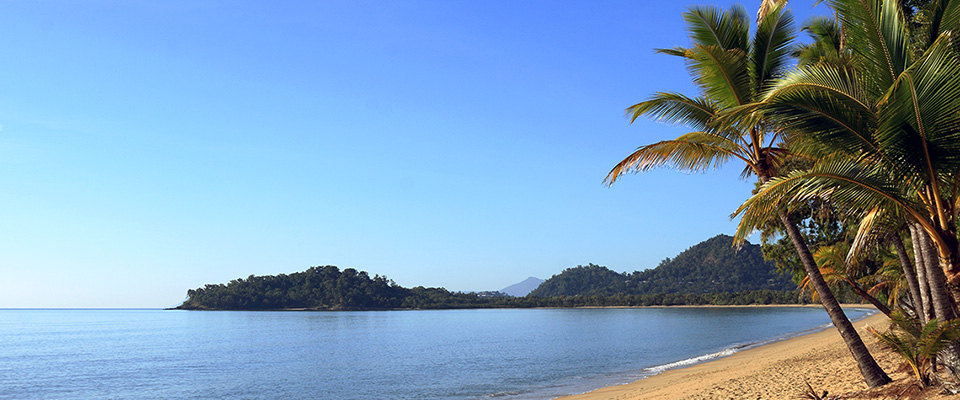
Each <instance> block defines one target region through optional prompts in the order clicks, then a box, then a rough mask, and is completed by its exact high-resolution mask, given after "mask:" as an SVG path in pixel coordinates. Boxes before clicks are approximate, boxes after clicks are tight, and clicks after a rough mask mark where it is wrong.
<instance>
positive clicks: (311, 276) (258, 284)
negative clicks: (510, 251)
mask: <svg viewBox="0 0 960 400" xmlns="http://www.w3.org/2000/svg"><path fill="white" fill-rule="evenodd" d="M721 238H722V240H723V242H724V243H726V245H725V246H724V248H726V249H728V250H726V251H729V247H730V237H729V236H726V237H721ZM715 240H718V239H717V238H714V239H711V240H710V241H708V242H711V241H715ZM698 246H699V245H698ZM698 246H694V247H695V248H696V247H698ZM689 251H690V250H688V252H689ZM706 254H710V255H712V257H714V258H717V259H719V258H723V257H725V256H724V254H725V253H723V252H720V253H717V252H710V251H707V252H706ZM756 257H759V256H756ZM701 258H703V257H701ZM708 258H709V257H708ZM685 259H687V257H686V256H684V255H683V254H681V255H680V256H677V258H676V259H675V260H669V259H668V260H667V261H665V262H664V263H663V264H662V266H661V267H660V268H658V269H661V268H662V269H661V272H660V273H662V274H664V276H667V277H668V278H666V280H665V281H670V282H674V283H675V286H677V287H678V288H681V287H682V286H685V284H680V283H677V282H680V281H677V280H676V279H674V278H671V277H672V276H673V274H674V273H676V272H677V271H684V270H687V269H688V268H687V267H683V265H684V264H683V263H685V262H694V261H693V260H695V259H696V258H690V260H688V261H683V260H685ZM676 260H680V261H679V262H678V261H676ZM702 261H703V262H705V263H708V264H709V263H711V262H715V261H716V260H707V259H706V258H703V260H702ZM663 265H668V267H663ZM690 268H693V267H690ZM718 268H719V267H718ZM731 268H732V270H733V271H737V268H733V267H731ZM767 269H768V270H772V267H769V266H768V267H767ZM690 271H696V268H693V269H690ZM644 272H646V273H648V274H650V272H649V271H644ZM768 272H769V271H768ZM654 275H656V274H653V275H650V276H654ZM681 275H682V274H681ZM559 276H562V277H563V278H557V279H552V280H551V281H547V282H544V283H543V284H541V288H538V289H537V290H541V289H542V290H541V293H542V292H545V291H552V292H556V293H558V294H551V295H547V296H543V295H537V294H536V292H534V293H531V295H529V296H527V297H511V296H507V295H504V294H502V293H498V292H480V293H461V292H450V291H448V290H446V289H443V288H426V287H422V286H418V287H415V288H411V289H408V288H404V287H401V286H399V285H397V284H395V283H394V282H393V281H391V280H389V279H387V278H386V277H383V276H379V275H374V277H372V278H371V277H370V275H369V274H367V273H366V272H363V271H357V270H355V269H352V268H347V269H344V270H342V271H341V270H340V269H339V268H337V267H335V266H330V265H328V266H324V267H312V268H310V269H307V270H306V271H303V272H296V273H292V274H280V275H275V276H255V275H251V276H249V277H248V278H246V279H235V280H233V281H230V283H228V284H219V285H206V286H204V287H202V288H198V289H191V290H188V291H187V296H188V298H187V300H186V301H184V302H183V304H181V305H180V306H179V307H177V309H183V310H285V309H306V310H390V309H457V308H530V307H617V306H623V307H634V306H670V305H747V304H795V303H797V301H798V296H797V292H796V290H792V291H785V290H780V289H782V288H781V287H779V286H777V285H774V286H777V287H776V288H775V289H776V290H773V289H771V288H768V287H765V286H764V285H759V286H757V287H753V288H750V289H738V288H739V287H740V286H737V285H726V286H722V287H721V286H716V287H718V288H726V289H727V291H721V290H714V291H704V292H690V291H686V292H684V291H682V290H675V291H673V292H665V291H651V292H649V293H639V292H634V293H628V292H627V290H626V288H627V283H628V282H632V284H633V285H634V286H635V287H636V285H637V282H638V281H637V280H636V277H635V276H634V275H629V276H628V275H625V274H620V273H617V272H613V271H610V270H609V269H607V268H605V267H601V266H597V265H593V264H590V265H588V266H586V267H576V268H570V269H567V270H566V271H564V272H563V273H561V274H560V275H559ZM640 276H647V275H644V274H642V273H641V275H640ZM677 276H679V275H677ZM706 276H708V277H710V278H709V279H720V278H717V277H714V276H713V275H709V274H708V275H706ZM750 276H754V275H751V274H750V273H747V272H743V273H738V274H733V275H730V279H735V278H736V279H740V278H743V279H749V277H750ZM756 276H760V277H761V278H760V279H761V280H763V279H767V278H764V277H765V276H766V275H763V274H760V275H756ZM738 277H739V278H738ZM555 278H556V277H555ZM566 278H571V279H566ZM721 280H722V279H721ZM764 282H766V281H764ZM543 285H546V286H543ZM686 286H689V287H695V288H696V287H700V286H698V285H696V284H693V285H686ZM584 287H588V288H593V289H591V290H586V291H584V290H581V289H582V288H584ZM651 287H652V286H651ZM547 288H549V289H547Z"/></svg>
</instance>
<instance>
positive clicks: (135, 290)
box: [0, 0, 826, 307]
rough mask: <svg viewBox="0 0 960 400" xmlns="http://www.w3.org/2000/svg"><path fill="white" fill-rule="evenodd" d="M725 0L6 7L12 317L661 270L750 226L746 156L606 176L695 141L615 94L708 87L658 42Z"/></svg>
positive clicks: (5, 169) (0, 279)
mask: <svg viewBox="0 0 960 400" xmlns="http://www.w3.org/2000/svg"><path fill="white" fill-rule="evenodd" d="M732 3H733V2H728V1H719V0H718V1H712V2H710V1H707V2H690V1H688V0H681V1H672V2H661V1H647V0H641V1H615V0H613V1H584V0H581V1H553V0H550V1H537V0H523V1H515V0H483V1H446V0H444V1H440V0H437V1H417V0H404V1H357V0H349V1H300V2H267V1H259V2H244V1H235V0H230V1H104V2H98V1H84V2H71V1H30V2H7V3H5V4H4V6H3V12H2V13H0V21H2V22H0V36H2V37H3V38H4V40H3V41H0V54H2V56H3V62H0V125H2V130H0V307H169V306H175V305H178V304H179V303H180V302H181V301H182V300H183V299H184V298H185V295H186V291H187V289H191V288H196V287H199V286H202V285H203V284H206V283H225V282H228V281H230V280H231V279H235V278H239V277H246V276H248V275H250V274H256V275H265V274H278V273H290V272H296V271H301V270H304V269H306V268H308V267H310V266H314V265H337V266H339V267H341V268H348V267H349V268H356V269H359V270H365V271H368V272H369V273H370V274H371V275H373V274H380V275H386V276H387V277H389V278H391V279H393V280H395V281H396V282H397V283H398V284H400V285H403V286H407V287H410V286H418V285H423V286H442V287H445V288H447V289H450V290H454V291H475V290H497V289H501V288H503V287H506V286H508V285H510V284H513V283H516V282H518V281H521V280H523V279H525V278H527V277H528V276H537V277H540V278H549V277H550V276H552V275H553V274H556V273H559V272H560V271H562V270H563V269H564V268H568V267H572V266H576V265H578V264H587V263H594V264H600V265H606V266H608V267H610V268H611V269H614V270H617V271H633V270H638V269H645V268H650V267H654V266H656V265H657V263H658V262H659V261H660V260H662V259H664V258H665V257H672V256H674V255H675V254H677V253H678V252H680V251H683V250H684V249H686V248H688V247H690V246H691V245H693V244H696V243H698V242H700V241H702V240H704V239H707V238H710V237H712V236H714V235H716V234H719V233H727V234H732V233H733V232H734V230H735V226H736V221H731V220H730V218H729V215H730V213H731V212H732V211H733V210H734V209H735V208H736V207H737V206H738V205H739V204H740V203H741V202H742V201H743V200H744V199H746V197H748V196H749V193H750V190H751V189H752V187H753V186H752V183H747V182H743V181H740V180H738V175H739V173H740V170H741V168H742V166H740V165H735V164H731V165H730V166H728V167H726V168H723V169H722V170H720V171H717V172H714V173H711V174H695V175H689V174H683V173H678V172H675V171H672V170H668V169H665V170H658V171H653V172H649V173H643V174H640V175H635V176H628V177H626V178H625V179H623V180H621V181H618V182H617V184H616V185H614V186H613V187H611V188H607V187H605V186H604V185H603V184H602V180H603V178H604V177H605V176H606V173H607V172H608V171H609V170H610V168H611V167H612V166H613V165H614V164H616V163H617V162H618V161H619V160H621V159H622V158H623V157H624V156H626V155H627V154H629V153H630V152H631V151H633V149H635V148H636V147H638V146H640V145H643V144H647V143H651V142H654V141H657V140H662V139H667V138H672V137H676V136H678V135H679V134H682V133H684V132H685V130H684V129H682V128H678V127H671V126H667V125H662V124H657V123H655V122H652V121H638V122H637V123H634V124H633V125H630V124H629V121H628V120H627V119H626V118H625V117H624V115H623V110H624V108H626V107H627V106H630V105H632V104H634V103H636V102H639V101H641V100H644V99H645V98H646V97H647V96H648V95H650V94H651V93H652V92H654V91H658V90H659V91H681V92H684V93H688V94H695V91H694V88H693V87H692V85H691V84H690V79H689V77H688V75H687V72H686V70H685V69H684V65H683V63H682V62H681V61H680V60H679V59H676V58H674V57H670V56H666V55H657V54H654V52H653V48H656V47H674V46H677V45H685V44H687V43H688V40H687V37H686V33H685V32H684V30H683V21H682V19H681V13H682V12H683V11H684V10H685V9H686V8H687V7H688V6H689V5H692V4H716V5H721V6H724V7H726V6H727V5H729V4H732ZM759 3H760V1H759V0H751V1H745V2H742V3H741V4H743V5H744V6H745V7H746V8H747V9H748V11H749V12H750V13H751V14H752V13H754V12H755V10H756V9H757V7H758V6H759ZM812 4H813V1H812V0H809V1H794V2H792V3H791V8H792V9H793V10H794V13H795V15H796V17H797V20H798V22H799V21H802V20H805V19H806V18H807V17H808V16H810V15H812V14H817V13H820V14H822V13H825V12H826V11H825V8H824V6H818V7H817V8H813V6H812Z"/></svg>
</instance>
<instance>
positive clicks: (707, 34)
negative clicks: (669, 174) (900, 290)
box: [605, 1, 890, 387]
mask: <svg viewBox="0 0 960 400" xmlns="http://www.w3.org/2000/svg"><path fill="white" fill-rule="evenodd" d="M764 7H765V8H766V9H765V10H761V14H760V15H759V18H758V21H757V28H756V30H755V32H754V35H753V37H752V38H750V21H749V18H748V17H747V14H746V12H745V11H744V9H743V8H742V7H739V6H734V7H732V8H730V9H729V10H728V11H726V12H724V11H721V10H719V9H717V8H713V7H694V8H691V9H690V10H689V11H688V12H686V13H684V19H685V20H686V22H687V30H688V32H689V35H690V38H691V41H692V42H693V45H692V46H691V47H686V48H684V47H677V48H673V49H661V50H658V51H659V52H661V53H665V54H669V55H674V56H679V57H682V58H684V60H685V61H686V63H687V66H688V68H689V70H690V73H691V75H692V77H693V80H694V83H696V84H697V86H698V87H699V89H700V92H701V95H700V96H698V97H688V96H685V95H683V94H679V93H663V92H661V93H656V94H654V95H653V96H652V97H651V98H650V99H648V100H647V101H644V102H641V103H638V104H636V105H633V106H631V107H629V108H627V114H628V115H629V116H630V117H631V122H632V121H635V120H636V119H637V118H638V117H640V116H648V117H653V118H656V119H659V120H662V121H665V122H671V123H677V124H682V125H686V126H688V127H690V128H693V129H694V131H693V132H690V133H687V134H684V135H682V136H680V137H678V138H676V139H673V140H665V141H661V142H657V143H653V144H650V145H646V146H642V147H640V148H638V149H637V150H636V151H634V152H633V153H632V154H630V155H629V156H627V157H626V158H625V159H623V161H621V162H620V163H618V164H617V165H616V166H614V168H613V169H612V170H611V171H610V173H609V174H608V175H607V178H606V180H605V182H607V183H608V184H611V185H612V184H613V183H614V182H615V181H616V180H617V179H618V178H619V177H621V176H622V175H624V174H625V173H627V172H639V171H646V170H649V169H651V168H655V167H661V166H671V167H673V168H676V169H679V170H685V171H706V170H709V169H712V168H716V167H718V166H720V165H722V164H724V163H726V162H727V161H729V160H732V159H736V160H739V161H741V162H743V163H744V165H745V167H744V171H743V174H742V176H743V177H744V178H746V177H749V176H755V177H756V178H757V179H758V181H760V182H766V181H768V180H769V179H771V178H772V177H775V176H777V175H778V174H779V168H780V167H781V166H782V164H783V161H784V158H785V157H786V156H787V155H788V153H787V151H786V150H784V149H783V148H782V146H781V143H782V142H783V140H784V139H785V138H784V131H783V130H779V129H772V126H771V125H770V124H768V123H767V121H766V120H765V118H764V116H763V114H762V113H760V112H755V111H751V105H753V104H756V103H757V101H758V100H760V98H761V95H762V94H763V93H764V92H765V91H766V90H767V89H768V88H770V87H772V86H773V85H774V84H775V82H776V81H777V80H778V79H779V78H780V77H781V76H782V74H783V73H784V71H785V70H786V68H787V67H788V65H789V58H790V52H791V44H792V41H793V39H794V36H795V33H794V28H793V17H792V15H791V14H790V12H789V11H787V10H786V9H785V2H773V1H765V2H764ZM764 11H765V12H764ZM753 109H755V107H754V108H753ZM743 110H748V111H746V112H744V111H743ZM779 218H780V220H781V221H782V223H783V224H784V227H785V229H786V230H787V232H788V234H789V236H790V238H791V241H792V242H793V243H794V246H795V248H796V249H797V251H798V254H799V256H800V259H801V261H802V263H803V265H804V269H805V270H806V272H807V274H808V275H809V276H810V278H811V284H812V285H813V287H814V288H815V290H816V291H817V293H818V295H819V297H820V299H821V303H822V304H823V305H824V308H825V309H826V311H827V313H828V314H829V315H830V318H831V320H832V321H833V323H834V325H835V326H836V327H837V329H838V330H839V332H840V334H841V336H842V337H843V339H844V341H845V342H846V343H847V345H848V347H849V348H850V351H851V353H852V354H853V355H854V358H855V359H856V361H857V364H858V366H859V367H860V370H861V373H862V374H863V376H864V378H865V380H866V382H867V384H868V385H869V386H871V387H874V386H879V385H882V384H885V383H888V382H890V378H889V377H888V376H887V375H886V373H884V372H883V370H882V369H881V368H880V366H879V365H877V363H876V361H875V360H874V359H873V357H872V356H871V355H870V353H869V351H868V350H867V348H866V346H865V345H864V344H863V341H862V340H861V338H860V336H859V335H858V334H857V332H856V330H855V329H854V328H853V325H852V324H851V323H850V321H849V319H848V318H847V317H846V315H845V314H844V313H843V309H842V308H840V304H839V302H838V301H837V299H836V297H835V296H834V295H833V293H832V292H831V291H830V288H829V287H828V286H827V283H826V282H825V281H824V279H823V276H821V275H820V271H819V269H818V268H817V265H816V263H815V262H814V260H813V256H812V255H811V254H810V251H809V249H807V246H806V243H805V242H804V241H803V237H802V236H801V235H800V232H799V229H797V227H796V224H795V223H794V222H793V221H791V220H790V219H789V217H788V216H787V214H786V213H785V212H780V213H779Z"/></svg>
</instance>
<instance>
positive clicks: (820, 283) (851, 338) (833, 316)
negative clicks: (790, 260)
mask: <svg viewBox="0 0 960 400" xmlns="http://www.w3.org/2000/svg"><path fill="white" fill-rule="evenodd" d="M779 216H780V221H782V222H783V227H784V228H785V229H786V230H787V235H789V236H790V241H791V242H793V246H794V247H795V248H796V250H797V255H798V256H800V261H801V263H802V264H803V268H804V270H806V271H807V276H809V277H810V284H811V285H813V288H814V289H815V290H816V291H817V295H818V296H820V303H821V304H823V308H824V309H825V310H826V311H827V314H828V315H829V316H830V320H831V321H833V326H835V327H837V330H838V331H840V337H842V338H843V341H844V342H845V343H846V344H847V348H848V349H850V353H851V354H853V358H854V359H855V360H856V361H857V366H858V367H860V374H861V375H863V379H864V380H865V381H866V382H867V386H869V387H872V388H873V387H877V386H882V385H885V384H887V383H890V377H889V376H887V373H886V372H883V369H882V368H880V365H878V364H877V361H876V360H874V359H873V356H872V355H870V351H869V350H867V346H866V345H864V344H863V340H862V339H860V335H859V334H858V333H857V330H856V329H855V328H854V327H853V324H852V323H850V320H849V319H848V318H847V315H846V314H844V313H843V309H842V308H840V303H839V302H838V301H837V298H836V297H834V296H833V292H832V291H830V287H828V286H827V282H826V281H825V280H824V279H823V275H821V274H820V269H819V268H817V263H816V262H814V261H813V255H812V254H810V249H808V248H807V243H806V242H805V241H804V240H803V236H801V234H800V230H799V229H797V226H796V225H795V224H794V223H793V221H790V217H788V216H787V214H786V212H784V211H780V212H779Z"/></svg>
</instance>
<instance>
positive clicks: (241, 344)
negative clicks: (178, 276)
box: [0, 307, 872, 400]
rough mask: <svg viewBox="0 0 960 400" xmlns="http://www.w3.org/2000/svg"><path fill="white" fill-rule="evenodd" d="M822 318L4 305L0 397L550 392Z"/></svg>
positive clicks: (696, 310)
mask: <svg viewBox="0 0 960 400" xmlns="http://www.w3.org/2000/svg"><path fill="white" fill-rule="evenodd" d="M847 312H848V315H849V316H850V317H851V318H852V319H856V318H862V317H864V316H866V315H868V314H869V313H871V312H872V311H871V310H867V309H847ZM829 322H830V321H829V318H828V317H827V315H826V313H825V312H824V311H823V309H822V308H804V307H734V308H717V307H703V308H701V307H690V308H622V309H621V308H604V309H503V310H498V309H494V310H489V309H486V310H438V311H365V312H267V311H257V312H245V311H219V312H214V311H163V310H143V309H116V310H112V309H111V310H107V309H89V310H88V309H65V310H59V309H57V310H54V309H37V310H33V309H6V310H0V399H487V398H499V399H506V400H521V399H523V400H526V399H550V398H554V397H557V396H562V395H566V394H574V393H583V392H586V391H589V390H593V389H597V388H600V387H604V386H609V385H614V384H620V383H626V382H631V381H634V380H637V379H642V378H644V377H646V376H649V375H652V374H655V373H658V372H660V371H662V370H663V369H666V368H671V367H682V366H685V365H689V364H692V363H696V362H701V361H707V360H709V359H713V358H716V357H721V356H725V355H729V354H732V353H733V352H736V351H739V350H741V349H744V348H747V347H751V346H756V345H759V344H764V343H768V342H771V341H776V340H780V339H784V338H788V337H791V336H795V335H798V334H802V333H807V332H811V331H814V330H817V329H822V328H824V327H826V326H827V325H828V324H829Z"/></svg>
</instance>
